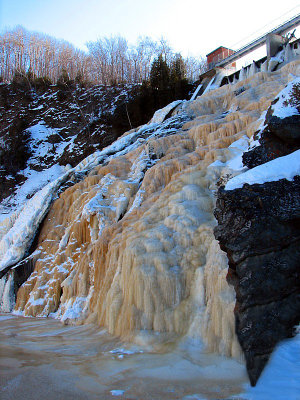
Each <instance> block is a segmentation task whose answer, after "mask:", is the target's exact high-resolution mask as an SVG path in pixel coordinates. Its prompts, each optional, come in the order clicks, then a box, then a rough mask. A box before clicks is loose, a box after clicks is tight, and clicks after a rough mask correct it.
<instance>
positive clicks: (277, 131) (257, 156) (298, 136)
mask: <svg viewBox="0 0 300 400" xmlns="http://www.w3.org/2000/svg"><path fill="white" fill-rule="evenodd" d="M265 123H267V126H266V128H265V129H264V130H263V131H262V133H261V137H260V139H259V143H260V146H258V147H255V148H254V149H252V150H250V151H247V152H245V153H244V154H243V164H244V165H245V166H247V167H248V168H254V167H256V166H258V165H261V164H264V163H266V162H268V161H271V160H274V159H275V158H277V157H282V156H285V155H287V154H290V153H292V152H293V151H296V150H297V149H299V147H300V115H292V116H290V117H287V118H283V119H281V118H278V117H276V116H273V115H272V114H271V113H269V112H268V113H267V116H266V120H265Z"/></svg>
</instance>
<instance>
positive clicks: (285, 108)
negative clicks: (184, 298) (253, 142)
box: [215, 80, 300, 385]
mask: <svg viewBox="0 0 300 400" xmlns="http://www.w3.org/2000/svg"><path fill="white" fill-rule="evenodd" d="M279 103H281V104H280V107H281V108H280V113H279V112H278V111H279V108H278V107H277V106H276V104H277V105H278V104H279ZM272 104H273V106H272V107H270V108H269V110H268V112H267V114H266V118H265V121H264V128H263V129H262V130H261V131H260V132H257V136H259V145H258V146H256V147H255V148H253V149H252V150H250V151H248V152H245V153H244V155H243V161H244V164H245V165H246V166H247V167H249V168H250V169H251V168H255V167H257V166H259V165H260V166H263V164H264V163H266V162H269V161H270V160H274V159H278V158H279V157H282V156H285V155H287V154H289V153H291V152H295V151H297V150H298V149H299V147H300V115H299V111H300V96H299V83H298V80H296V81H294V83H293V84H292V85H290V87H288V88H286V89H285V90H284V91H283V92H281V94H280V95H279V96H278V97H277V98H276V99H275V101H274V102H273V103H272ZM276 114H279V115H276ZM298 157H299V156H298ZM277 161H279V159H278V160H277ZM298 163H299V158H298ZM265 165H266V166H268V168H269V169H271V168H272V164H271V163H268V164H265ZM281 168H282V169H284V166H283V165H282V164H281ZM250 171H251V170H250ZM253 171H254V170H253ZM257 171H259V169H257ZM248 173H249V172H248ZM254 175H255V173H254ZM289 178H291V177H289ZM272 180H273V181H272ZM215 216H216V218H217V220H218V226H217V227H216V228H215V236H216V238H217V239H218V240H219V242H220V246H221V248H222V249H223V250H224V251H226V253H227V256H228V260H229V271H228V275H227V280H228V282H230V283H231V284H232V285H234V287H235V291H236V305H235V310H234V313H235V320H236V332H237V336H238V339H239V343H240V344H241V347H242V349H243V351H244V354H245V357H246V363H247V369H248V373H249V377H250V381H251V383H252V384H253V385H255V383H256V381H257V379H258V378H259V376H260V373H261V371H262V369H263V368H264V366H265V364H266V362H267V361H268V359H269V357H270V354H271V352H272V351H273V349H274V347H275V345H276V344H277V343H278V342H279V341H280V340H282V339H285V338H288V337H291V336H292V335H293V331H294V327H295V326H296V325H297V324H298V323H299V321H300V279H299V278H300V269H299V265H300V264H299V260H300V178H299V176H295V177H294V178H293V180H287V179H280V180H277V178H276V175H275V176H273V179H271V181H270V182H265V183H263V182H261V183H260V184H255V183H254V184H247V183H246V184H244V185H243V186H242V187H241V188H236V189H234V190H224V188H221V189H219V191H218V199H217V204H216V209H215Z"/></svg>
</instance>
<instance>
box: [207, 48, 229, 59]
mask: <svg viewBox="0 0 300 400" xmlns="http://www.w3.org/2000/svg"><path fill="white" fill-rule="evenodd" d="M219 49H226V50H230V51H234V50H232V49H228V47H224V46H220V47H217V48H216V49H215V50H213V51H211V52H210V53H208V54H206V57H207V56H209V55H211V54H212V53H214V52H216V51H217V50H219Z"/></svg>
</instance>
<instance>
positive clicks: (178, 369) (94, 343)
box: [0, 315, 247, 400]
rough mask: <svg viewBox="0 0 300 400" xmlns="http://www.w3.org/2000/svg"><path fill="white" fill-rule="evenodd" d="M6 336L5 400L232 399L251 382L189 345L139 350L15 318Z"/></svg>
mask: <svg viewBox="0 0 300 400" xmlns="http://www.w3.org/2000/svg"><path fill="white" fill-rule="evenodd" d="M0 334H1V341H0V371H1V378H0V398H1V400H8V399H14V400H18V399H22V400H24V399H25V400H26V399H31V400H34V399H47V400H52V399H53V400H59V399H63V400H68V399H73V400H75V399H97V400H105V399H128V400H129V399H132V400H136V399H138V400H150V399H151V400H152V399H155V400H163V399H166V400H168V399H170V400H171V399H184V400H197V399H198V400H199V399H201V400H204V399H207V400H209V399H214V400H216V399H230V398H231V397H232V396H234V395H235V394H237V393H240V392H241V391H242V385H243V384H244V383H245V382H246V381H247V378H246V373H245V368H244V366H242V365H241V364H239V363H238V362H235V361H233V360H230V359H227V358H223V357H220V356H216V355H213V354H205V353H203V351H201V346H200V344H199V343H195V342H193V341H191V340H187V341H185V342H181V343H180V344H177V345H176V346H175V344H174V343H172V342H171V341H169V342H168V344H166V343H165V344H164V345H158V344H152V345H151V346H150V345H149V344H148V345H147V346H146V345H143V344H141V345H140V346H136V345H132V344H128V343H127V344H126V343H124V342H120V341H119V340H118V339H116V338H113V337H112V336H109V335H108V334H107V333H106V332H105V331H101V330H99V328H97V327H94V326H91V325H88V326H87V325H85V326H64V325H61V323H60V322H58V321H56V320H53V319H36V318H22V317H17V316H13V315H1V316H0ZM158 342H159V338H158V340H157V343H158ZM141 343H142V340H141ZM153 343H155V342H153ZM238 398H239V397H238Z"/></svg>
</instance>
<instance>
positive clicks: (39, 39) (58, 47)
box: [0, 26, 206, 88]
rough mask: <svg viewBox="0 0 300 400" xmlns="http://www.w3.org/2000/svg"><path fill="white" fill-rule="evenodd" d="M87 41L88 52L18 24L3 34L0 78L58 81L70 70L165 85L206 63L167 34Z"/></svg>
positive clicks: (96, 79)
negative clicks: (170, 40) (132, 42)
mask: <svg viewBox="0 0 300 400" xmlns="http://www.w3.org/2000/svg"><path fill="white" fill-rule="evenodd" d="M86 46H87V48H88V52H84V51H82V50H79V49H77V48H75V47H74V46H73V45H72V44H70V43H68V42H66V41H64V40H58V39H55V38H53V37H51V36H48V35H45V34H42V33H37V32H30V31H27V30H26V29H24V28H23V27H21V26H18V27H16V28H14V29H12V30H8V31H5V32H4V33H2V34H1V35H0V79H1V80H2V81H4V82H12V81H13V80H14V78H15V77H16V76H23V77H27V78H28V79H43V80H44V81H46V80H47V82H51V83H57V82H58V81H61V80H62V79H66V76H67V78H68V79H69V80H71V81H74V82H78V83H79V82H81V83H84V82H88V83H91V84H104V85H114V84H123V83H142V82H150V81H151V82H152V83H151V84H153V85H154V86H153V87H155V85H157V88H161V87H162V84H163V83H164V84H165V85H168V84H169V83H170V81H172V82H173V83H174V82H176V80H178V79H187V80H188V81H195V80H197V78H198V76H199V74H200V73H201V72H203V71H204V70H205V69H206V62H205V61H204V60H203V59H202V58H199V59H197V58H195V57H187V58H182V57H181V55H180V54H178V53H174V51H173V50H172V48H171V47H170V46H169V44H168V42H167V41H166V40H165V39H163V38H161V39H160V40H159V41H154V40H152V39H151V38H149V37H142V38H139V39H138V41H137V43H136V44H135V45H134V46H132V45H129V43H128V42H127V40H126V39H125V38H123V37H121V36H112V37H109V38H101V39H98V40H96V41H94V42H88V43H87V44H86ZM159 69H161V70H160V72H159V73H158V70H159ZM155 76H156V78H155ZM155 79H156V80H158V81H159V82H158V81H157V82H155ZM168 82H169V83H168Z"/></svg>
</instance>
